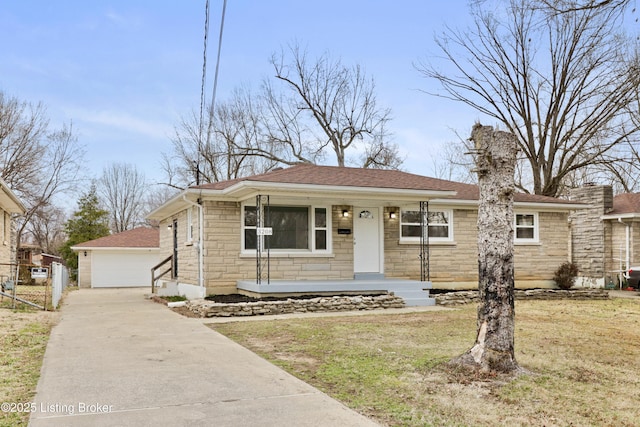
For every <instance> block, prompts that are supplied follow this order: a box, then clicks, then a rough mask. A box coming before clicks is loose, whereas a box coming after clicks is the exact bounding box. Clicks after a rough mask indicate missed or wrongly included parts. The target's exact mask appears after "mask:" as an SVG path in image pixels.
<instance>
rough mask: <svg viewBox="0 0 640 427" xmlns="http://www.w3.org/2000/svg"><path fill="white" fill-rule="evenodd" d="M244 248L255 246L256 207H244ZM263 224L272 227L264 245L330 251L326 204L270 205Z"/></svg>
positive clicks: (291, 249) (266, 210) (275, 247)
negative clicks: (324, 205)
mask: <svg viewBox="0 0 640 427" xmlns="http://www.w3.org/2000/svg"><path fill="white" fill-rule="evenodd" d="M243 214H244V219H243V229H244V231H243V243H244V247H243V249H245V250H251V249H254V250H255V249H256V245H257V241H258V238H257V231H256V230H257V227H258V215H257V212H256V207H255V206H245V207H244V210H243ZM263 215H264V226H265V227H269V228H271V235H268V236H265V240H264V246H265V248H269V249H272V250H280V251H312V252H315V251H319V252H322V251H327V250H329V229H330V226H329V216H328V215H327V208H325V207H309V206H273V205H272V206H269V207H268V208H267V207H265V208H264V212H263Z"/></svg>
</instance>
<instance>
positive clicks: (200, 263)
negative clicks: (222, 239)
mask: <svg viewBox="0 0 640 427" xmlns="http://www.w3.org/2000/svg"><path fill="white" fill-rule="evenodd" d="M182 200H184V201H185V202H187V203H188V204H190V205H191V206H196V207H197V208H198V286H199V287H200V298H204V297H205V296H206V289H205V287H204V212H203V208H202V205H201V204H200V203H195V202H192V201H191V200H189V199H187V196H186V194H185V195H183V196H182Z"/></svg>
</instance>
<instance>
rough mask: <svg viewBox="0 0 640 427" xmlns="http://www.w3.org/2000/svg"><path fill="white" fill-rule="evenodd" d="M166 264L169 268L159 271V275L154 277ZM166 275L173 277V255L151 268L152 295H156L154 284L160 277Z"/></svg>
mask: <svg viewBox="0 0 640 427" xmlns="http://www.w3.org/2000/svg"><path fill="white" fill-rule="evenodd" d="M167 263H168V264H169V268H167V269H166V270H163V271H161V272H160V274H158V275H156V273H157V271H158V270H160V269H161V268H163V267H164V266H166V264H167ZM167 273H171V276H172V277H173V255H169V256H168V257H166V258H165V259H163V260H162V261H160V262H159V263H158V264H156V265H154V266H153V267H151V293H152V294H155V293H156V282H157V281H158V279H160V278H161V277H162V276H164V275H165V274H167Z"/></svg>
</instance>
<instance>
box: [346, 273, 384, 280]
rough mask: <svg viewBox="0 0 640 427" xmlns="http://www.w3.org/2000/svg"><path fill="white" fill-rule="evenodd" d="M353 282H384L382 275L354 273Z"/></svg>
mask: <svg viewBox="0 0 640 427" xmlns="http://www.w3.org/2000/svg"><path fill="white" fill-rule="evenodd" d="M353 279H354V280H384V274H382V273H354V274H353Z"/></svg>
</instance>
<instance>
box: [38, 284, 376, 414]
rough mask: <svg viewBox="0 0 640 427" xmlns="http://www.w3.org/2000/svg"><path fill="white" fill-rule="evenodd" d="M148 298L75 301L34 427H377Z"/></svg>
mask: <svg viewBox="0 0 640 427" xmlns="http://www.w3.org/2000/svg"><path fill="white" fill-rule="evenodd" d="M145 292H147V289H81V290H78V291H74V292H71V293H69V294H68V296H67V298H66V301H65V304H64V306H63V308H62V316H61V321H60V323H59V324H58V325H56V326H55V327H54V329H53V331H52V334H51V338H50V340H49V344H48V346H47V350H46V353H45V357H44V363H43V367H42V375H41V377H40V381H39V383H38V388H37V394H36V397H35V400H34V403H35V406H34V408H35V412H33V413H32V415H31V419H30V423H29V425H30V426H32V427H43V426H56V427H57V426H62V425H64V426H249V425H251V426H283V425H290V426H332V427H333V426H375V425H378V424H376V423H375V422H373V421H371V420H369V419H368V418H366V417H364V416H362V415H360V414H358V413H356V412H354V411H352V410H350V409H348V408H346V407H345V406H344V405H342V404H341V403H340V402H338V401H336V400H334V399H331V398H330V397H328V396H327V395H325V394H324V393H322V392H320V391H319V390H317V389H315V388H313V387H311V386H310V385H308V384H306V383H304V382H302V381H300V380H298V379H297V378H295V377H293V376H291V375H289V374H287V373H286V372H284V371H283V370H281V369H279V368H277V367H275V366H274V365H272V364H271V363H269V362H267V361H265V360H264V359H262V358H260V357H258V356H257V355H255V354H254V353H252V352H250V351H249V350H247V349H245V348H244V347H242V346H240V345H238V344H236V343H234V342H233V341H231V340H229V339H227V338H226V337H224V336H222V335H220V334H218V333H217V332H215V331H213V330H211V329H209V328H208V327H206V326H204V325H203V323H202V320H199V319H188V318H184V317H182V316H180V315H178V314H176V313H173V312H172V311H170V310H168V309H167V308H166V307H163V306H161V305H160V304H156V303H154V302H151V301H149V300H147V299H145V298H144V293H145Z"/></svg>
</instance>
